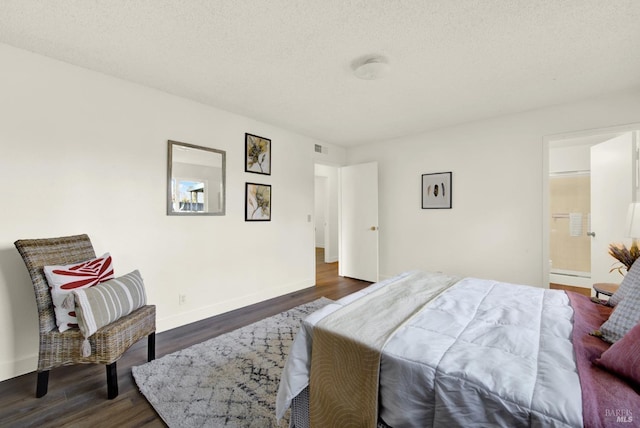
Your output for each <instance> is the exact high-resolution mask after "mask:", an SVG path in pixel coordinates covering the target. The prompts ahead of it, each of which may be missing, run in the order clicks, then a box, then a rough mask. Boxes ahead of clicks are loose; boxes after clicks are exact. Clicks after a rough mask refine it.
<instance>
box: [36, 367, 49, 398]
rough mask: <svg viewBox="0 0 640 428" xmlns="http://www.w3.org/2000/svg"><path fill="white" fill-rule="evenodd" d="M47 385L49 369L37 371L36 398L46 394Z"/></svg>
mask: <svg viewBox="0 0 640 428" xmlns="http://www.w3.org/2000/svg"><path fill="white" fill-rule="evenodd" d="M48 387H49V370H45V371H43V372H38V382H37V384H36V398H40V397H44V396H45V395H47V389H48Z"/></svg>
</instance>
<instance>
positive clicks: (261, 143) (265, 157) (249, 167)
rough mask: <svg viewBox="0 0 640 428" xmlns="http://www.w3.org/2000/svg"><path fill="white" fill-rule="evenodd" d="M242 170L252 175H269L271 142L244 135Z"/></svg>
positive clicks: (256, 136) (252, 135)
mask: <svg viewBox="0 0 640 428" xmlns="http://www.w3.org/2000/svg"><path fill="white" fill-rule="evenodd" d="M244 170H245V172H251V173H253V174H262V175H271V140H270V139H268V138H265V137H260V136H258V135H254V134H249V133H245V134H244Z"/></svg>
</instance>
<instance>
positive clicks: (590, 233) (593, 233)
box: [587, 232, 596, 238]
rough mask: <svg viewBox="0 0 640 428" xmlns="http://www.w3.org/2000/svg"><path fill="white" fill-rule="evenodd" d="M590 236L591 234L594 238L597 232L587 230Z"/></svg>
mask: <svg viewBox="0 0 640 428" xmlns="http://www.w3.org/2000/svg"><path fill="white" fill-rule="evenodd" d="M587 235H588V236H591V237H592V238H595V237H596V233H595V232H587Z"/></svg>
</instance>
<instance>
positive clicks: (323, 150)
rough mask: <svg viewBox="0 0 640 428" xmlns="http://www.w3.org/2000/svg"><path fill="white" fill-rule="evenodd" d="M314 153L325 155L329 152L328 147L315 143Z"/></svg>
mask: <svg viewBox="0 0 640 428" xmlns="http://www.w3.org/2000/svg"><path fill="white" fill-rule="evenodd" d="M315 151H316V153H324V154H325V155H326V154H327V153H329V149H328V148H327V147H322V146H321V145H320V144H316V145H315Z"/></svg>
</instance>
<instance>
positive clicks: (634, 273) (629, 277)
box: [608, 259, 640, 306]
mask: <svg viewBox="0 0 640 428" xmlns="http://www.w3.org/2000/svg"><path fill="white" fill-rule="evenodd" d="M638 260H640V259H636V261H635V262H633V264H632V265H631V269H629V272H627V274H626V275H625V276H624V278H623V279H622V283H621V284H620V288H618V291H616V292H615V293H613V294H612V295H611V297H609V303H608V305H609V306H616V305H617V304H618V303H620V302H621V301H622V299H624V298H625V296H626V295H627V294H629V291H630V290H631V289H633V288H637V287H640V263H639V262H638Z"/></svg>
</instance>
